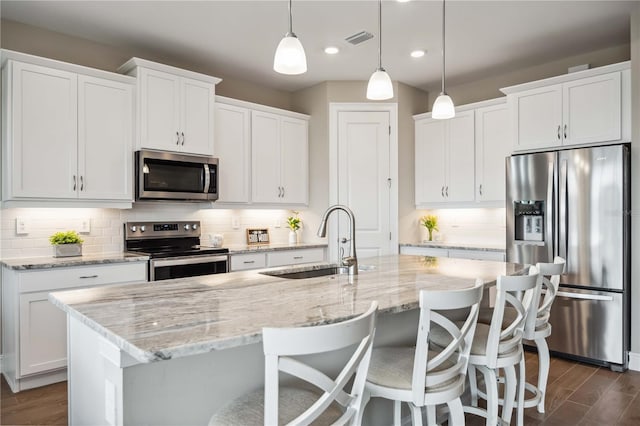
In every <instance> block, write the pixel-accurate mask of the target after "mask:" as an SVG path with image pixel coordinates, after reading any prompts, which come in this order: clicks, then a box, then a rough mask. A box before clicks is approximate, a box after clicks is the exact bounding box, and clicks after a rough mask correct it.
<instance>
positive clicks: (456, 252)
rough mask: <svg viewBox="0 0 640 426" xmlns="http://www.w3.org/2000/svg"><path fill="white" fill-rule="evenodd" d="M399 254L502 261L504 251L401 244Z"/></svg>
mask: <svg viewBox="0 0 640 426" xmlns="http://www.w3.org/2000/svg"><path fill="white" fill-rule="evenodd" d="M400 254H414V255H418V256H433V257H451V258H457V259H474V260H495V261H499V262H504V260H505V253H504V252H503V251H487V250H466V249H446V248H440V247H415V246H402V247H400Z"/></svg>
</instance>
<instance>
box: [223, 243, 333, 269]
mask: <svg viewBox="0 0 640 426" xmlns="http://www.w3.org/2000/svg"><path fill="white" fill-rule="evenodd" d="M325 260H326V249H325V248H322V247H316V248H307V249H290V250H274V251H265V252H262V253H241V254H232V255H231V268H230V270H231V272H235V271H245V270H249V269H259V268H266V267H276V266H286V265H298V264H301V263H314V262H323V261H325Z"/></svg>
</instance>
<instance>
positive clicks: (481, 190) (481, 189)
mask: <svg viewBox="0 0 640 426" xmlns="http://www.w3.org/2000/svg"><path fill="white" fill-rule="evenodd" d="M480 195H482V184H480Z"/></svg>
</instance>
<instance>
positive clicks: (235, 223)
mask: <svg viewBox="0 0 640 426" xmlns="http://www.w3.org/2000/svg"><path fill="white" fill-rule="evenodd" d="M231 228H233V229H240V218H239V217H238V216H233V217H232V218H231Z"/></svg>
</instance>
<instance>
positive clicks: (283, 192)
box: [282, 186, 285, 198]
mask: <svg viewBox="0 0 640 426" xmlns="http://www.w3.org/2000/svg"><path fill="white" fill-rule="evenodd" d="M284 194H285V191H284V186H283V187H282V198H284Z"/></svg>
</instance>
